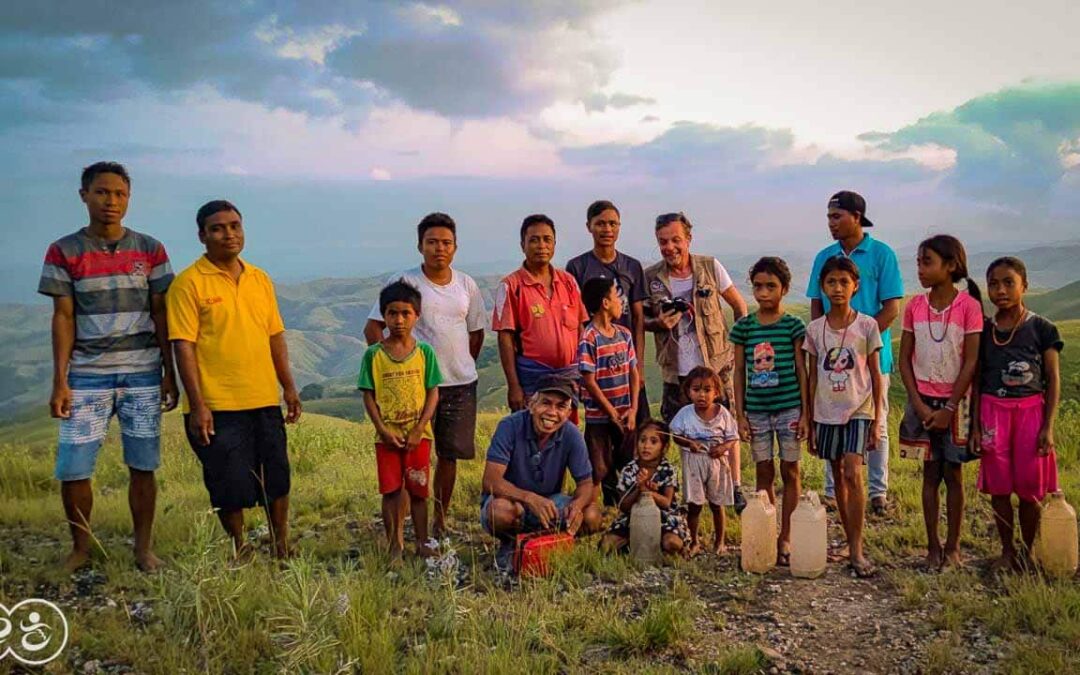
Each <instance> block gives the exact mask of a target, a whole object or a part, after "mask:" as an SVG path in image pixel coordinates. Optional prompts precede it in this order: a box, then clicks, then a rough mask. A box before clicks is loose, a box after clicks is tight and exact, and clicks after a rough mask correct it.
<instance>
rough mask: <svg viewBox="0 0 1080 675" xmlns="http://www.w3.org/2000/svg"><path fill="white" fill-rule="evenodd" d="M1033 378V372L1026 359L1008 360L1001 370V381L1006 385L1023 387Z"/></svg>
mask: <svg viewBox="0 0 1080 675" xmlns="http://www.w3.org/2000/svg"><path fill="white" fill-rule="evenodd" d="M1034 379H1035V374H1034V373H1033V372H1032V368H1031V364H1030V363H1028V362H1027V361H1009V363H1008V365H1007V366H1005V368H1004V370H1002V371H1001V383H1002V384H1004V385H1005V386H1006V387H1023V386H1024V385H1026V384H1030V383H1031V381H1032V380H1034Z"/></svg>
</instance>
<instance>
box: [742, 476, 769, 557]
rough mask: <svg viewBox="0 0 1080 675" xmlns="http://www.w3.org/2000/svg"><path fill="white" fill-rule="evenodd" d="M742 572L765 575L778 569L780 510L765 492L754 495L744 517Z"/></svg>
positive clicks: (760, 491) (747, 505)
mask: <svg viewBox="0 0 1080 675" xmlns="http://www.w3.org/2000/svg"><path fill="white" fill-rule="evenodd" d="M740 518H741V520H740V522H741V524H742V543H741V544H740V548H741V549H742V569H743V571H744V572H753V573H755V574H764V573H765V572H768V571H769V570H771V569H772V568H773V567H775V566H776V507H775V506H773V505H772V503H770V502H769V493H768V492H765V491H764V490H759V491H758V492H756V493H754V494H752V495H750V499H749V500H747V504H746V508H745V509H743V512H742V516H741V517H740Z"/></svg>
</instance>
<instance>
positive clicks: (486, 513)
mask: <svg viewBox="0 0 1080 675" xmlns="http://www.w3.org/2000/svg"><path fill="white" fill-rule="evenodd" d="M547 498H548V499H550V500H551V501H553V502H555V508H557V509H559V517H560V519H561V520H562V521H563V524H565V521H566V518H565V516H566V509H567V508H569V507H570V503H571V502H573V501H574V498H573V497H572V496H570V495H567V494H563V493H561V492H560V493H558V494H553V495H548V496H547ZM491 500H492V495H482V496H481V497H480V526H481V527H483V528H484V531H485V532H487V533H489V534H492V535H495V533H494V532H492V531H491ZM542 529H543V525H541V524H540V520H539V519H537V517H536V514H534V513H533V512H532V511H530V510H529V508H528V507H525V516H524V518H522V523H521V532H523V533H524V532H537V531H539V530H542ZM558 529H562V526H561V525H560V527H559V528H558ZM495 536H498V535H495Z"/></svg>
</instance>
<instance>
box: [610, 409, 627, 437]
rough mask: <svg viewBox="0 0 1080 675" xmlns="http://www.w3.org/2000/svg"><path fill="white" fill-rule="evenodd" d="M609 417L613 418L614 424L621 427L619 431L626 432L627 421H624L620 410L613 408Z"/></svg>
mask: <svg viewBox="0 0 1080 675" xmlns="http://www.w3.org/2000/svg"><path fill="white" fill-rule="evenodd" d="M608 419H609V420H611V423H612V424H614V425H615V426H616V427H618V428H619V433H621V434H625V433H626V423H625V422H624V421H623V418H622V415H620V414H619V411H617V410H615V409H614V408H612V410H611V412H610V413H609V414H608Z"/></svg>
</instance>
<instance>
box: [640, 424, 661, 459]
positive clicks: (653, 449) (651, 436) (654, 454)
mask: <svg viewBox="0 0 1080 675" xmlns="http://www.w3.org/2000/svg"><path fill="white" fill-rule="evenodd" d="M637 454H638V459H639V460H641V461H643V462H655V461H656V460H658V459H660V457H662V456H663V454H664V438H663V437H662V436H661V435H660V430H659V429H657V428H656V427H647V428H646V429H645V430H644V431H642V432H641V434H640V435H639V436H638V442H637Z"/></svg>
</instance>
